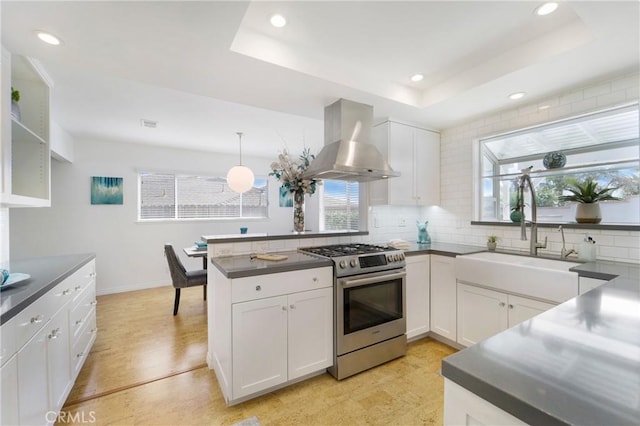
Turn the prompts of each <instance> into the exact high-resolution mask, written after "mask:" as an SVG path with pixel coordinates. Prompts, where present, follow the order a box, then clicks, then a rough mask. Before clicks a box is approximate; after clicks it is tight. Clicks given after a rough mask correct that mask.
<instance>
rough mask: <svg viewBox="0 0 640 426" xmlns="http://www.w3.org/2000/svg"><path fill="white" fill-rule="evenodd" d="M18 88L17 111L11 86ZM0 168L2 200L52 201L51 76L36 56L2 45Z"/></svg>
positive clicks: (12, 203) (7, 203) (20, 203)
mask: <svg viewBox="0 0 640 426" xmlns="http://www.w3.org/2000/svg"><path fill="white" fill-rule="evenodd" d="M12 87H13V88H14V89H15V90H17V91H19V92H20V100H19V102H18V107H19V111H20V112H19V114H17V113H16V112H15V110H14V111H12V105H11V88H12ZM0 89H1V90H0V93H1V95H2V101H1V103H2V108H1V109H0V114H1V115H2V146H1V147H2V149H1V160H2V173H0V205H2V206H3V207H48V206H50V205H51V190H50V188H51V186H50V180H51V173H50V169H51V156H50V116H49V110H50V92H51V80H50V79H49V77H48V76H47V74H46V72H45V71H44V70H43V69H42V66H41V65H40V63H39V62H37V61H36V60H33V59H31V58H26V57H23V56H17V55H11V54H10V53H9V52H8V51H6V50H5V49H4V48H3V49H2V75H1V86H0Z"/></svg>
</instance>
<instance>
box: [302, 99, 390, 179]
mask: <svg viewBox="0 0 640 426" xmlns="http://www.w3.org/2000/svg"><path fill="white" fill-rule="evenodd" d="M372 124H373V107H372V106H370V105H364V104H360V103H357V102H353V101H348V100H346V99H339V100H338V101H336V102H334V103H332V104H331V105H329V106H327V107H325V109H324V144H325V145H324V147H323V148H322V150H321V151H320V152H319V153H318V155H317V156H316V159H315V160H313V161H312V162H311V164H310V165H309V167H308V168H307V170H306V171H305V172H304V174H303V177H304V178H306V179H333V180H346V181H358V182H370V181H374V180H380V179H386V178H390V177H396V176H400V173H398V172H394V171H393V169H392V168H391V167H390V166H389V164H388V163H387V160H386V159H385V158H384V156H383V155H382V154H381V153H380V151H378V149H377V148H376V147H375V146H374V145H373V144H372V143H371V126H372Z"/></svg>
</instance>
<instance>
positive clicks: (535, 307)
mask: <svg viewBox="0 0 640 426" xmlns="http://www.w3.org/2000/svg"><path fill="white" fill-rule="evenodd" d="M554 306H555V305H552V304H550V303H545V302H541V301H538V300H533V299H529V298H526V297H520V296H515V295H512V294H506V293H503V292H500V291H495V290H490V289H487V288H483V287H477V286H473V285H467V284H461V283H458V321H457V323H458V340H457V341H458V343H460V344H461V345H464V346H471V345H474V344H476V343H478V342H479V341H481V340H484V339H486V338H488V337H491V336H493V335H495V334H498V333H500V332H501V331H504V330H506V329H507V328H510V327H513V326H514V325H517V324H520V323H521V322H523V321H526V320H528V319H530V318H533V317H534V316H536V315H538V314H540V313H542V312H544V311H546V310H549V309H551V308H553V307H554Z"/></svg>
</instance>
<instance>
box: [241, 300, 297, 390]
mask: <svg viewBox="0 0 640 426" xmlns="http://www.w3.org/2000/svg"><path fill="white" fill-rule="evenodd" d="M287 310H288V308H287V296H278V297H270V298H267V299H259V300H253V301H250V302H243V303H235V304H234V305H233V308H232V323H233V324H232V329H233V334H232V335H233V338H232V345H233V346H232V351H233V396H232V399H238V398H242V397H243V396H247V395H250V394H252V393H255V392H259V391H261V390H263V389H267V388H270V387H271V386H275V385H278V384H280V383H284V382H285V381H286V380H287Z"/></svg>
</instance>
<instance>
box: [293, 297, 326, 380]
mask: <svg viewBox="0 0 640 426" xmlns="http://www.w3.org/2000/svg"><path fill="white" fill-rule="evenodd" d="M287 299H288V300H287V303H288V317H287V318H288V324H287V326H288V329H287V331H288V333H287V340H288V341H287V348H288V355H289V368H288V378H289V380H293V379H297V378H298V377H302V376H306V375H307V374H310V373H313V372H315V371H319V370H323V369H325V368H327V367H330V366H331V365H333V288H330V287H326V288H321V289H318V290H311V291H304V292H301V293H294V294H290V295H289V296H288V298H287Z"/></svg>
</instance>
